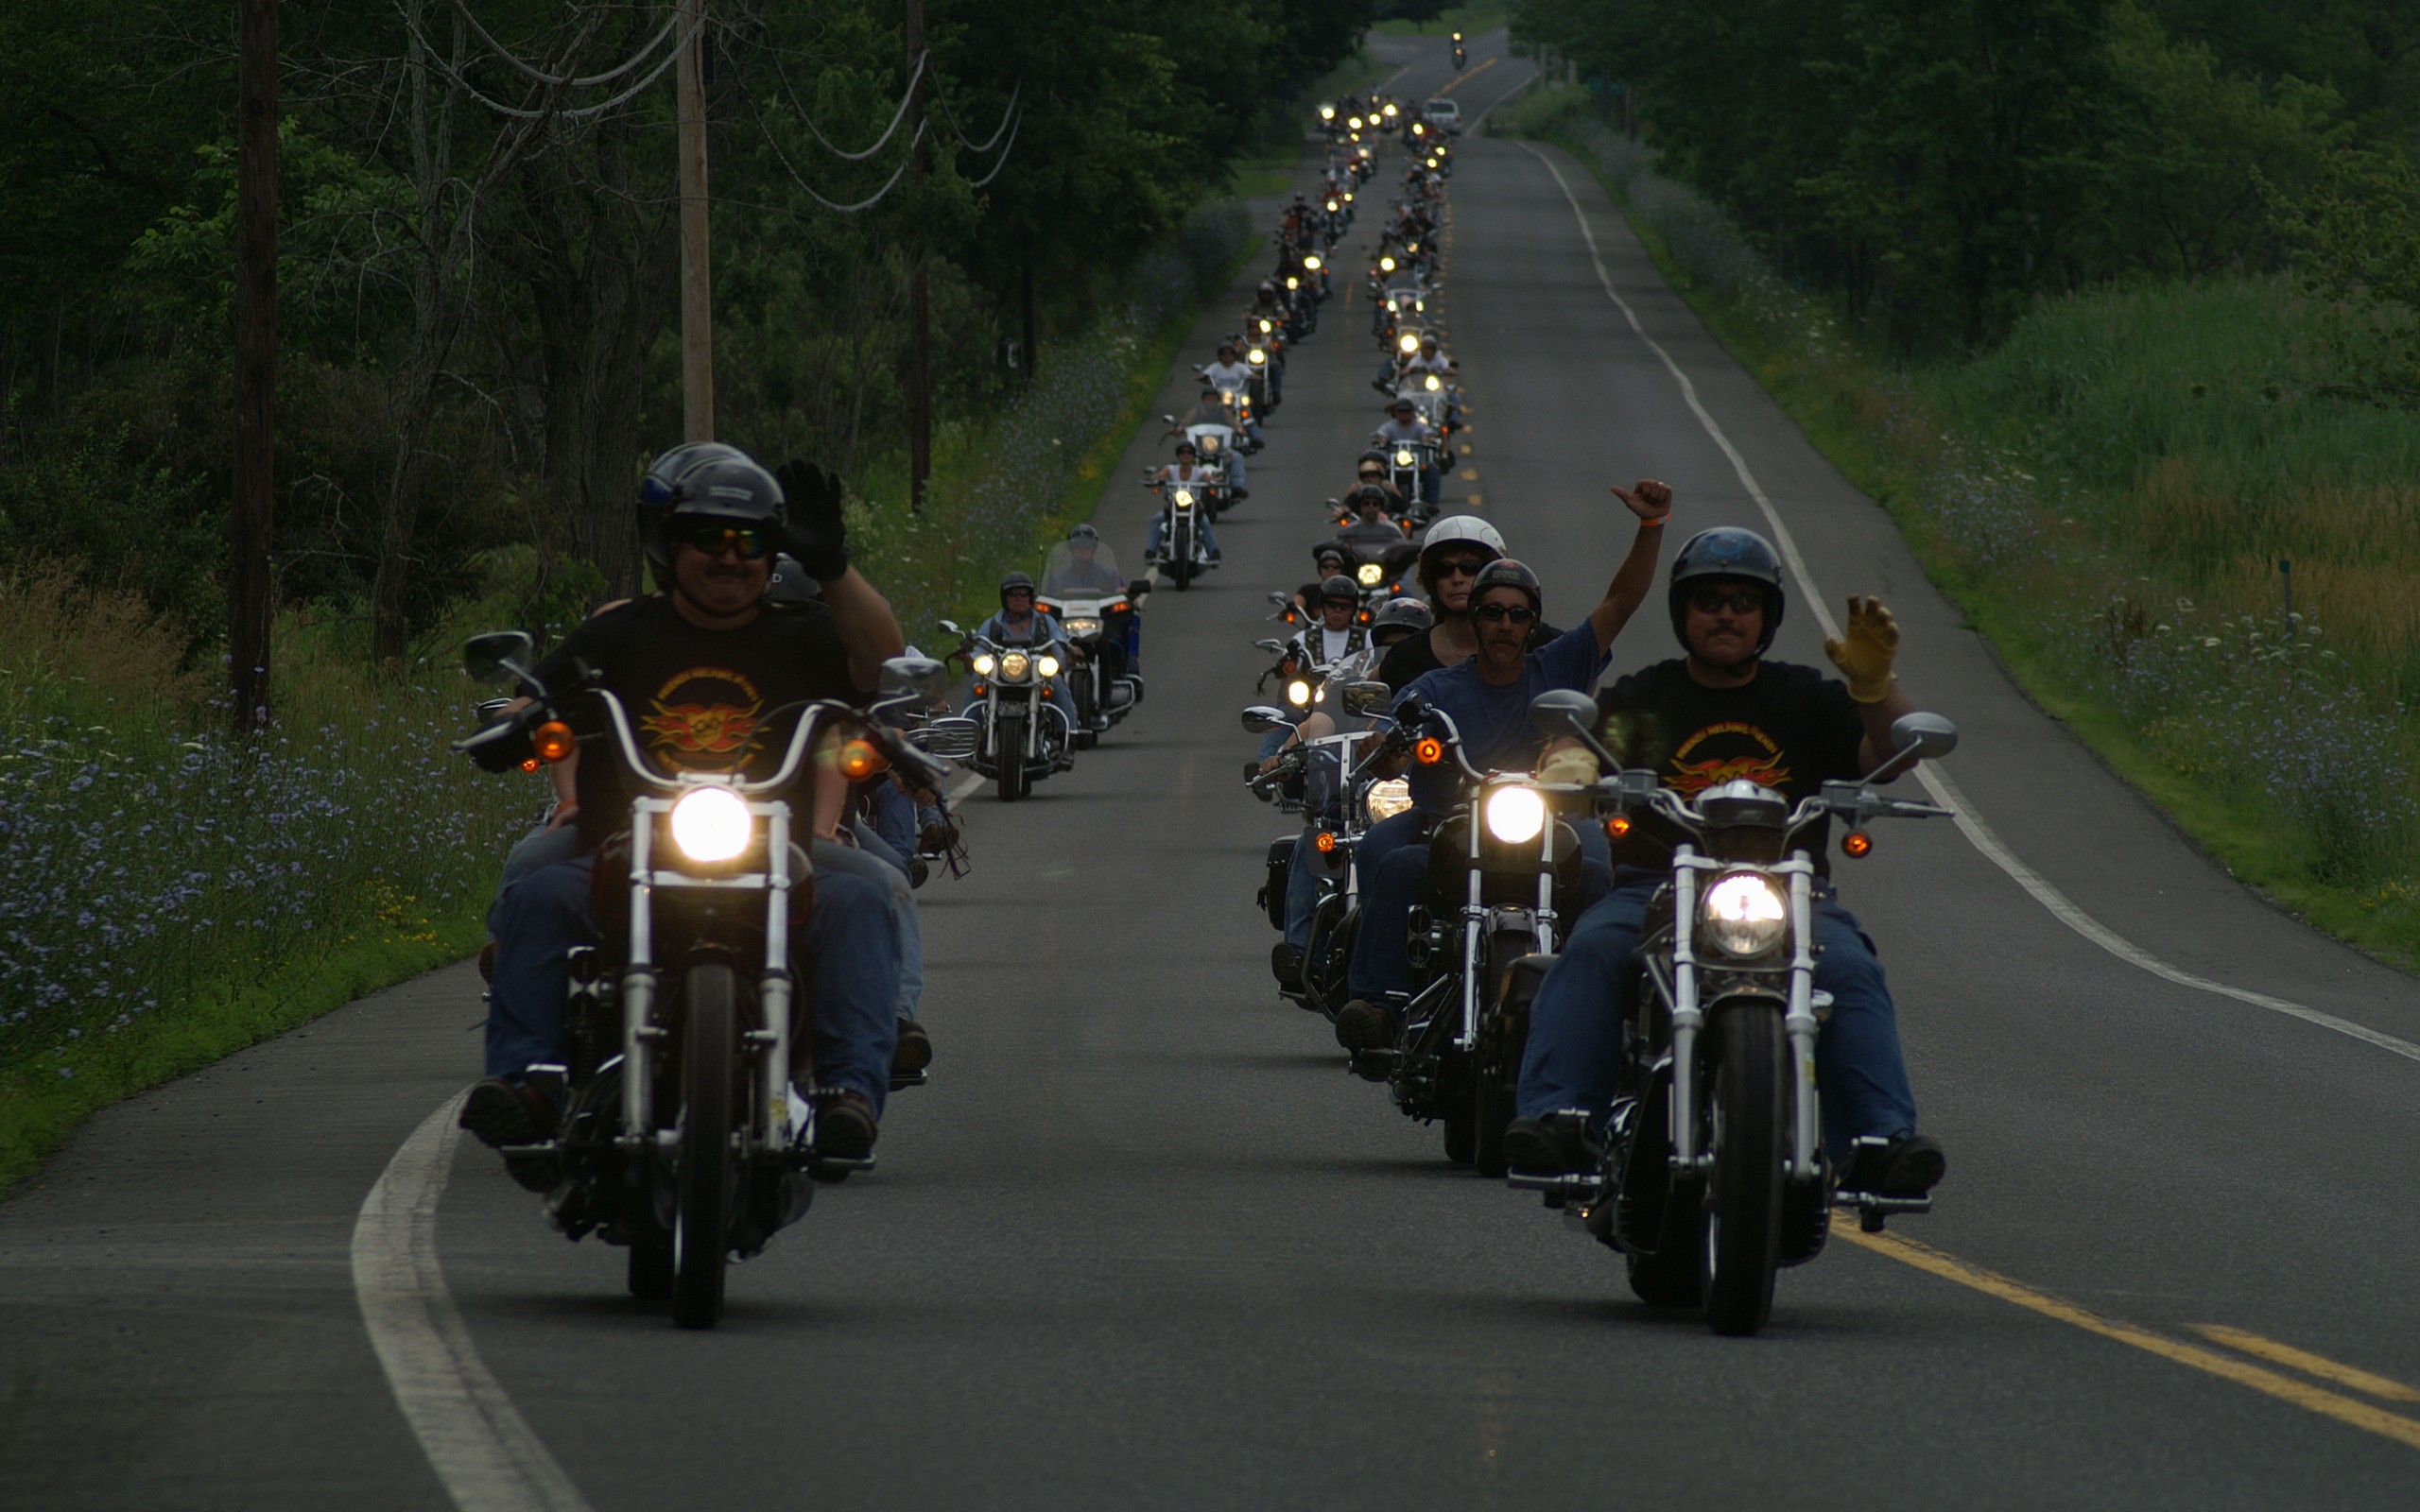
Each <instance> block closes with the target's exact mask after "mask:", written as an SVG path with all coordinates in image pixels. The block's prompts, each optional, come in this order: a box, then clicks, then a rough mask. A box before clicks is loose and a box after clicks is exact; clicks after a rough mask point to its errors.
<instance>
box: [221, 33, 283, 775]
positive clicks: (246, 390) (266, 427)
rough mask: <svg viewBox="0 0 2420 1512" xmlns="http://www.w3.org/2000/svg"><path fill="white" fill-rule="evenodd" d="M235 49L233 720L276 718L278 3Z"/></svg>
mask: <svg viewBox="0 0 2420 1512" xmlns="http://www.w3.org/2000/svg"><path fill="white" fill-rule="evenodd" d="M235 26H236V39H235V301H234V303H235V458H234V464H235V465H234V493H233V497H232V498H231V499H230V501H229V508H228V511H227V523H228V542H227V544H228V555H227V656H228V662H227V668H228V671H229V673H230V674H231V675H232V677H233V681H232V682H230V683H229V685H228V689H229V693H230V698H229V705H230V713H231V714H232V715H233V720H234V726H235V730H236V731H237V733H239V734H250V733H251V732H252V731H254V730H257V729H258V728H259V727H260V725H261V724H262V723H263V722H265V720H266V719H267V716H268V637H269V626H270V623H271V616H272V614H273V613H274V610H275V606H274V604H273V602H272V594H271V592H270V585H269V570H268V546H269V527H270V524H271V521H272V519H273V517H274V510H275V505H276V495H275V491H274V490H275V486H276V482H277V471H276V454H277V0H238V4H237V6H236V19H235Z"/></svg>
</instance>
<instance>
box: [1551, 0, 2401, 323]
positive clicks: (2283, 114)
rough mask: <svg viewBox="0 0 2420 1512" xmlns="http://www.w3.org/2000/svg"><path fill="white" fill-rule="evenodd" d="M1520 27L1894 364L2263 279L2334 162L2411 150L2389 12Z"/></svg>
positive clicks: (2134, 7) (1925, 6)
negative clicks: (2119, 285) (2200, 283)
mask: <svg viewBox="0 0 2420 1512" xmlns="http://www.w3.org/2000/svg"><path fill="white" fill-rule="evenodd" d="M1515 33H1516V35H1519V36H1523V37H1526V38H1528V39H1530V40H1532V41H1535V42H1539V43H1544V44H1547V45H1549V46H1551V47H1553V48H1554V49H1556V50H1557V51H1558V52H1559V53H1561V54H1563V55H1564V56H1567V57H1570V58H1572V59H1574V60H1577V61H1578V62H1579V63H1580V64H1581V66H1582V71H1583V72H1584V73H1586V74H1588V75H1590V76H1592V77H1594V78H1595V79H1596V80H1597V81H1599V84H1600V86H1601V87H1602V88H1603V89H1604V90H1605V91H1606V92H1607V97H1608V98H1610V92H1611V89H1612V86H1613V85H1614V84H1616V82H1618V83H1619V84H1620V85H1621V86H1622V87H1623V88H1625V89H1627V90H1630V91H1632V92H1634V98H1633V100H1632V101H1631V106H1632V112H1633V114H1634V118H1635V119H1636V120H1638V121H1639V123H1640V124H1641V127H1642V129H1643V130H1644V132H1645V134H1646V136H1647V139H1648V140H1649V141H1650V142H1651V144H1652V145H1653V146H1655V147H1656V148H1658V149H1659V151H1660V152H1661V153H1662V154H1663V161H1664V166H1665V171H1666V172H1668V173H1669V174H1671V175H1672V176H1673V177H1674V178H1677V179H1679V180H1683V181H1685V182H1687V183H1690V184H1692V185H1694V186H1695V187H1697V188H1699V189H1702V190H1703V191H1705V192H1706V193H1708V194H1710V195H1711V196H1712V197H1713V198H1715V199H1716V201H1717V202H1719V203H1720V205H1722V206H1723V208H1724V209H1726V210H1727V211H1729V212H1730V213H1731V215H1733V216H1734V217H1735V218H1736V219H1737V222H1738V223H1739V224H1740V225H1741V226H1742V227H1743V228H1744V229H1745V230H1746V231H1747V232H1749V234H1750V235H1751V236H1752V237H1753V238H1754V239H1755V242H1756V243H1757V245H1758V246H1759V248H1760V249H1762V250H1763V251H1764V252H1765V253H1766V254H1767V255H1768V256H1769V257H1770V258H1771V259H1772V262H1773V263H1774V265H1775V266H1776V267H1777V268H1778V269H1779V270H1780V271H1781V273H1782V274H1783V275H1784V276H1785V277H1787V278H1789V279H1792V280H1797V281H1805V282H1806V283H1812V284H1815V285H1817V286H1820V287H1823V288H1825V289H1829V290H1835V291H1838V292H1839V293H1840V294H1841V296H1842V298H1843V300H1844V301H1845V304H1846V307H1847V308H1848V309H1849V310H1850V311H1851V312H1852V314H1853V316H1854V318H1856V319H1857V320H1858V322H1859V323H1861V324H1863V323H1869V322H1870V323H1871V324H1873V325H1874V326H1875V327H1876V328H1877V329H1879V330H1880V331H1882V332H1883V333H1885V334H1887V335H1888V337H1889V338H1890V340H1891V342H1892V344H1893V346H1895V347H1896V348H1898V349H1899V350H1902V351H1927V350H1929V351H1940V350H1943V349H1945V348H1953V347H1964V348H1972V347H1976V346H1979V345H1981V344H1983V343H1986V342H1988V341H1989V340H1991V339H1993V338H1995V337H1997V335H1999V334H2001V333H2002V332H2004V331H2006V330H2007V329H2008V327H2009V325H2010V324H2011V323H2012V322H2013V321H2014V319H2016V318H2018V317H2019V316H2020V315H2021V314H2022V313H2023V312H2024V311H2025V310H2026V309H2027V308H2028V307H2029V305H2030V304H2031V301H2033V300H2034V299H2035V298H2037V297H2039V296H2041V295H2044V294H2052V293H2063V292H2067V291H2072V290H2075V289H2080V288H2085V287H2089V286H2092V285H2093V284H2096V283H2103V282H2106V281H2109V280H2113V279H2127V278H2141V277H2163V276H2187V277H2194V276H2203V275H2207V274H2212V273H2219V272H2229V271H2266V270H2271V269H2273V268H2275V267H2277V266H2280V264H2281V262H2282V260H2283V259H2284V257H2285V255H2286V253H2287V250H2288V249H2287V246H2286V237H2285V236H2283V235H2281V231H2280V228H2279V226H2278V224H2277V220H2278V216H2277V215H2276V211H2277V210H2278V208H2279V207H2281V206H2284V207H2295V206H2301V205H2303V204H2305V203H2306V202H2308V201H2310V200H2312V199H2313V198H2317V197H2320V196H2322V195H2323V194H2324V193H2325V186H2326V185H2327V184H2328V183H2330V182H2333V183H2335V184H2337V185H2338V186H2339V187H2342V186H2344V185H2345V184H2347V183H2348V182H2349V181H2350V180H2347V178H2346V176H2345V175H2344V174H2343V173H2342V171H2341V170H2340V169H2338V168H2335V167H2332V166H2331V161H2330V160H2331V158H2333V157H2335V156H2336V155H2339V154H2342V153H2344V152H2347V151H2354V152H2359V153H2362V154H2368V155H2371V156H2370V160H2369V161H2371V162H2372V163H2377V162H2381V161H2386V162H2391V161H2393V160H2394V159H2395V158H2396V156H2397V155H2399V154H2401V155H2408V154H2410V153H2411V152H2412V151H2414V150H2415V149H2420V9H2415V8H2413V7H2411V6H2410V5H2408V4H2402V3H2398V0H2309V3H2308V4H2304V5H2296V6H2277V5H2273V4H2267V3H2264V0H1711V3H1709V0H1620V3H1615V0H1523V4H1522V6H1521V8H1520V9H1519V12H1518V14H1517V17H1516V21H1515ZM2383 171H2385V170H2382V169H2379V168H2377V167H2376V166H2373V167H2372V168H2370V169H2369V170H2368V172H2369V173H2370V174H2371V176H2372V177H2375V176H2376V175H2377V174H2378V173H2379V172H2383ZM2407 204H2408V201H2407ZM2323 218H2324V217H2323ZM2340 222H2341V217H2340Z"/></svg>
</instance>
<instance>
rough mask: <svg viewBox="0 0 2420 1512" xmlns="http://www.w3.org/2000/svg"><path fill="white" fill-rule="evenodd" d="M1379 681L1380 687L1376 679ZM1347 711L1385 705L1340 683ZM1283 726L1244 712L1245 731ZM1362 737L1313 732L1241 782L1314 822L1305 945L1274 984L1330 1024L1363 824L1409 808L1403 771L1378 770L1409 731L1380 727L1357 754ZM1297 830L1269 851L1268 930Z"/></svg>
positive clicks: (1278, 718)
mask: <svg viewBox="0 0 2420 1512" xmlns="http://www.w3.org/2000/svg"><path fill="white" fill-rule="evenodd" d="M1381 686H1383V684H1381ZM1342 706H1343V708H1344V709H1345V711H1346V713H1357V714H1362V715H1375V716H1383V715H1384V714H1385V713H1386V712H1387V711H1386V708H1385V705H1384V703H1383V701H1381V700H1374V699H1373V698H1372V697H1371V696H1370V695H1369V694H1368V692H1367V691H1366V689H1362V690H1360V691H1357V687H1356V686H1348V687H1347V689H1346V691H1345V695H1344V696H1343V700H1342ZM1288 723H1290V721H1288V719H1286V718H1285V716H1284V713H1283V711H1281V710H1279V709H1277V708H1275V707H1273V706H1270V705H1266V704H1256V705H1254V706H1253V707H1252V708H1249V709H1246V710H1245V711H1244V714H1243V726H1244V729H1245V730H1249V731H1251V732H1253V733H1254V734H1265V733H1267V732H1269V731H1270V730H1275V729H1278V728H1280V727H1281V726H1284V725H1287V724H1288ZM1365 738H1366V737H1365V736H1364V735H1363V734H1361V733H1359V732H1356V731H1351V730H1346V731H1341V732H1340V733H1337V734H1333V735H1325V736H1321V737H1318V738H1315V739H1313V740H1310V741H1308V742H1305V743H1304V744H1303V745H1301V746H1298V747H1295V748H1294V749H1293V750H1291V751H1288V753H1287V759H1286V760H1285V762H1283V763H1281V764H1280V765H1278V766H1277V767H1275V768H1273V769H1272V770H1271V771H1270V772H1267V773H1263V774H1260V775H1257V776H1255V777H1253V779H1252V780H1251V782H1249V784H1248V785H1249V786H1250V787H1251V789H1252V791H1253V794H1254V796H1256V797H1258V798H1259V799H1261V800H1262V801H1264V802H1271V801H1273V802H1275V803H1276V804H1277V806H1278V807H1279V808H1280V809H1282V810H1288V811H1299V812H1301V813H1303V814H1304V815H1305V822H1306V823H1308V824H1309V825H1311V826H1312V844H1311V849H1312V853H1313V854H1314V855H1315V856H1316V857H1318V860H1317V861H1316V862H1315V863H1314V865H1316V866H1318V867H1319V868H1321V869H1320V872H1319V874H1318V876H1317V877H1316V878H1315V879H1314V882H1315V887H1316V897H1317V902H1315V903H1314V904H1313V905H1312V909H1311V929H1310V945H1309V948H1308V949H1307V950H1305V952H1304V954H1303V963H1304V964H1303V975H1302V979H1301V982H1300V984H1299V986H1297V987H1295V988H1281V989H1280V990H1281V991H1282V992H1283V993H1284V995H1285V996H1286V997H1287V998H1288V999H1289V1000H1290V1001H1292V1002H1294V1003H1296V1004H1298V1005H1301V1006H1303V1007H1305V1008H1306V1009H1309V1010H1310V1011H1312V1012H1314V1013H1318V1014H1320V1015H1321V1016H1322V1017H1323V1018H1326V1019H1328V1020H1330V1021H1331V1022H1332V1021H1333V1020H1334V1019H1335V1018H1336V1012H1337V1009H1339V1008H1340V1007H1342V1006H1343V1005H1344V1004H1345V1002H1346V1000H1347V997H1348V996H1349V994H1348V993H1347V991H1346V989H1345V963H1346V961H1347V960H1348V959H1349V958H1350V956H1351V954H1352V946H1353V938H1354V936H1355V934H1356V932H1357V927H1358V925H1359V921H1360V906H1361V883H1360V869H1359V866H1358V863H1357V856H1358V853H1359V849H1360V843H1361V836H1362V835H1363V834H1364V833H1366V832H1367V831H1368V830H1369V828H1370V826H1372V825H1374V824H1376V823H1378V822H1379V821H1381V820H1383V819H1388V818H1392V817H1393V816H1395V815H1397V814H1401V813H1403V812H1404V811H1405V810H1406V809H1409V807H1411V788H1410V784H1409V782H1407V781H1406V780H1405V779H1403V778H1401V777H1381V776H1380V775H1378V774H1379V772H1380V771H1381V770H1382V769H1384V768H1385V767H1386V766H1388V765H1391V764H1392V762H1393V761H1394V760H1395V759H1396V758H1398V757H1400V756H1401V755H1403V754H1404V753H1405V752H1406V751H1408V750H1409V748H1410V737H1409V734H1408V733H1406V732H1405V731H1404V730H1402V729H1401V728H1400V727H1396V728H1392V729H1390V730H1387V731H1385V732H1384V733H1383V734H1382V735H1381V736H1380V737H1379V738H1378V739H1377V740H1376V741H1374V742H1373V743H1372V744H1371V746H1370V747H1368V748H1367V749H1366V750H1365V751H1363V752H1362V754H1361V755H1360V756H1359V758H1358V759H1356V755H1355V751H1356V748H1357V747H1359V746H1360V744H1361V742H1362V741H1363V740H1364V739H1365ZM1295 840H1296V836H1294V835H1291V834H1288V835H1283V836H1280V837H1279V838H1278V839H1277V840H1275V841H1274V842H1272V843H1271V846H1270V849H1269V861H1268V877H1267V881H1266V882H1265V883H1264V884H1263V889H1262V893H1261V899H1260V902H1261V904H1262V906H1263V907H1264V908H1265V909H1266V910H1267V911H1268V914H1269V922H1270V925H1271V928H1274V929H1277V930H1280V931H1282V930H1284V929H1285V927H1286V894H1287V887H1288V881H1289V877H1290V873H1291V871H1292V868H1293V860H1294V851H1295Z"/></svg>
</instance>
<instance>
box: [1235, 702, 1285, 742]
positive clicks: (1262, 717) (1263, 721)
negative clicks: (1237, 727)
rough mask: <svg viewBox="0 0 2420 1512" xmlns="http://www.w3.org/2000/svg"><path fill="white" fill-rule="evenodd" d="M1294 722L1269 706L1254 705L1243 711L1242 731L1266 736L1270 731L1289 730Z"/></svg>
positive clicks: (1279, 710) (1281, 711)
mask: <svg viewBox="0 0 2420 1512" xmlns="http://www.w3.org/2000/svg"><path fill="white" fill-rule="evenodd" d="M1293 728H1294V722H1293V721H1292V720H1290V719H1288V718H1287V717H1286V713H1285V711H1283V710H1281V709H1278V708H1276V707H1275V706H1273V705H1271V704H1265V703H1256V704H1253V706H1252V707H1251V708H1249V709H1247V710H1245V711H1244V729H1246V730H1250V731H1251V732H1252V733H1253V734H1255V735H1266V734H1268V733H1269V732H1270V731H1271V730H1291V729H1293Z"/></svg>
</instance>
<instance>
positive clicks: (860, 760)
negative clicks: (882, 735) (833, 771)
mask: <svg viewBox="0 0 2420 1512" xmlns="http://www.w3.org/2000/svg"><path fill="white" fill-rule="evenodd" d="M839 765H840V775H841V776H843V777H845V778H847V779H848V780H849V781H850V782H864V781H865V780H866V779H867V778H869V777H872V776H873V774H874V773H876V772H879V771H881V770H883V769H884V768H885V767H887V766H889V765H890V762H889V761H888V760H887V759H885V758H884V756H883V754H882V752H880V751H878V750H876V749H874V748H873V741H870V740H850V741H843V742H841V744H840V763H839Z"/></svg>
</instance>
